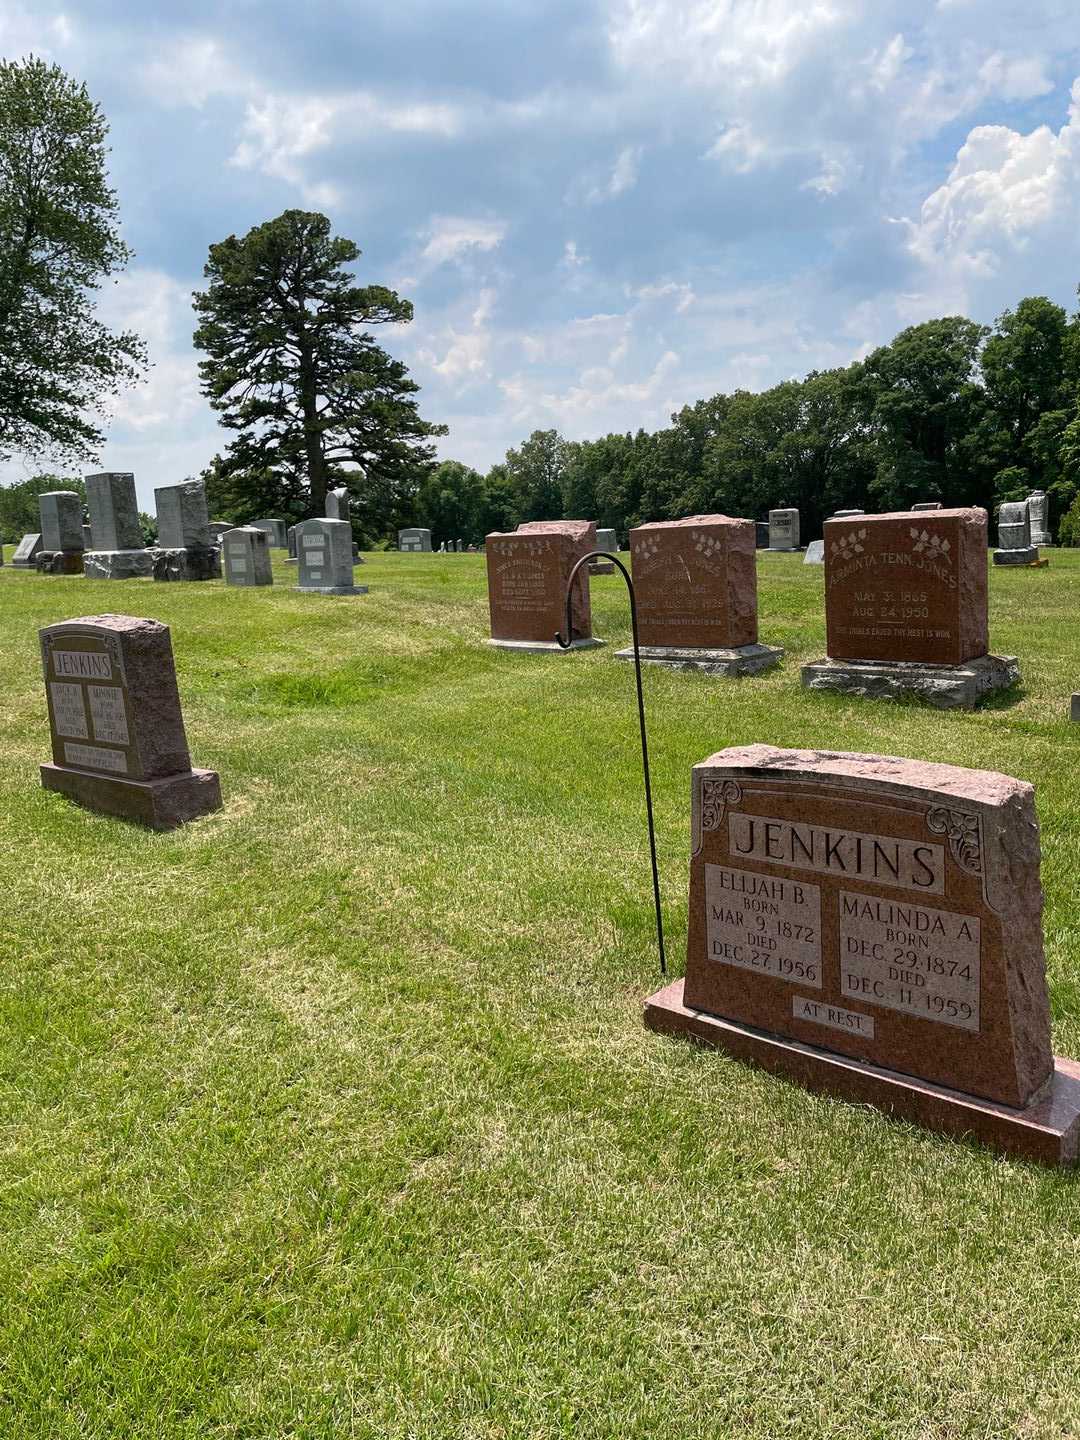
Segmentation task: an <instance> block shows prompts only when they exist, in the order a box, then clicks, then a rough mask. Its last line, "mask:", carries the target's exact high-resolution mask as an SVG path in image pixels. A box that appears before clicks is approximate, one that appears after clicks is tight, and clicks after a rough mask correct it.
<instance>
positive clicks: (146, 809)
mask: <svg viewBox="0 0 1080 1440" xmlns="http://www.w3.org/2000/svg"><path fill="white" fill-rule="evenodd" d="M41 783H42V785H43V786H44V787H45V789H46V790H55V791H56V792H57V794H60V795H66V796H67V798H68V799H69V800H73V801H74V802H75V804H76V805H81V806H83V807H84V808H85V809H87V810H98V811H101V812H103V813H104V814H106V815H116V816H118V817H119V818H120V819H122V820H134V821H135V822H136V824H139V825H147V826H149V828H150V829H151V830H175V829H176V828H177V826H178V825H186V824H187V822H188V821H189V820H196V819H198V817H199V816H200V815H209V814H210V813H211V811H213V810H220V809H221V780H220V777H219V776H218V773H217V771H216V770H182V771H180V773H179V774H177V775H166V776H164V777H163V778H161V779H159V780H125V779H122V778H121V777H119V776H115V775H98V774H95V773H94V772H92V771H89V770H73V769H70V768H69V767H68V766H66V765H54V764H53V763H52V762H51V761H50V762H49V763H48V764H45V765H42V767H41Z"/></svg>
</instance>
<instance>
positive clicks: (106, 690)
mask: <svg viewBox="0 0 1080 1440" xmlns="http://www.w3.org/2000/svg"><path fill="white" fill-rule="evenodd" d="M40 635H41V657H42V663H43V666H44V670H45V688H46V693H47V696H48V704H49V728H50V731H51V734H52V753H53V759H52V763H51V764H47V765H42V767H41V783H42V784H43V785H44V787H45V789H46V790H56V791H59V792H60V793H61V794H63V795H67V796H68V797H69V798H70V799H72V800H75V801H77V802H78V803H79V804H80V805H85V806H86V807H87V808H89V809H91V810H100V811H103V812H104V813H105V814H108V815H119V816H121V817H123V818H124V819H126V820H137V821H139V822H140V823H141V824H143V825H149V826H151V827H152V828H153V829H155V830H171V829H174V828H175V827H176V826H177V825H182V824H183V823H184V822H185V821H187V820H193V819H195V817H196V816H198V815H205V814H207V813H208V812H209V811H211V810H218V809H220V807H221V783H220V781H219V779H218V776H217V774H216V773H215V772H214V771H212V770H193V769H192V768H191V757H190V755H189V753H188V747H187V738H186V736H185V734H184V720H183V716H182V714H181V711H180V695H179V692H178V690H177V686H176V668H175V666H174V664H173V654H172V644H171V642H170V639H169V630H168V627H167V626H165V625H160V624H159V623H158V622H157V621H156V620H141V619H137V618H135V617H134V616H131V615H86V616H83V617H82V618H81V619H78V620H65V621H63V622H61V623H60V624H59V625H50V626H48V627H47V628H46V629H44V630H42V631H41V632H40Z"/></svg>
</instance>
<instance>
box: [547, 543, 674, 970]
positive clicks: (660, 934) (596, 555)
mask: <svg viewBox="0 0 1080 1440" xmlns="http://www.w3.org/2000/svg"><path fill="white" fill-rule="evenodd" d="M590 560H604V561H606V562H609V563H611V564H613V565H617V566H618V567H619V569H620V570H621V571H622V577H623V579H624V580H625V581H626V589H627V591H628V592H629V595H630V630H631V633H632V635H633V637H634V678H635V680H636V682H637V711H638V726H639V728H640V730H641V769H642V773H643V775H644V777H645V814H646V816H647V817H648V821H649V858H650V860H651V861H652V887H653V904H654V905H655V907H656V944H657V948H658V949H659V951H660V974H661V975H666V974H667V957H666V955H665V953H664V917H663V913H662V911H661V909H660V871H659V869H658V867H657V864H656V825H655V823H654V821H653V807H652V781H651V779H650V776H649V737H648V734H647V733H646V729H645V696H644V695H643V693H642V690H641V651H640V648H639V646H638V626H637V601H636V599H635V598H634V582H633V580H631V579H630V572H629V570H627V568H626V566H625V565H624V564H623V563H622V561H621V560H620V559H619V557H618V556H617V555H613V554H612V553H611V551H610V550H590V551H589V553H588V555H583V556H582V557H581V559H580V560H579V561H578V562H577V564H576V565H575V566H574V568H573V569H572V570H571V571H570V579H569V580H568V581H567V582H566V638H565V639H564V638H563V632H562V631H561V630H559V631H557V632H556V635H555V639H556V640H557V641H558V642H559V645H560V646H561V647H562V649H563V650H569V649H570V647H571V645H573V643H574V619H573V601H574V582H575V581H576V580H577V577H578V571H579V570H580V569H581V567H582V566H583V565H587V564H588V563H589V561H590Z"/></svg>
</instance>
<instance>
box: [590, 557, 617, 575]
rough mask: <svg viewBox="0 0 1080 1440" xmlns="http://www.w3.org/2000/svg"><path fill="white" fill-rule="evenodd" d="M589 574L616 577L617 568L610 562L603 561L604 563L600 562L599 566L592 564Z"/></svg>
mask: <svg viewBox="0 0 1080 1440" xmlns="http://www.w3.org/2000/svg"><path fill="white" fill-rule="evenodd" d="M589 574H590V575H614V574H615V566H614V565H612V563H611V561H610V560H602V561H600V563H599V564H597V565H592V564H590V566H589Z"/></svg>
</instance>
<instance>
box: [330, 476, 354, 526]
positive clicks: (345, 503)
mask: <svg viewBox="0 0 1080 1440" xmlns="http://www.w3.org/2000/svg"><path fill="white" fill-rule="evenodd" d="M326 518H327V520H344V521H345V523H346V525H350V524H352V507H351V505H350V504H349V492H348V490H347V489H346V487H345V486H344V485H339V486H338V487H337V488H336V489H334V490H330V491H328V492H327V496H326Z"/></svg>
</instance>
